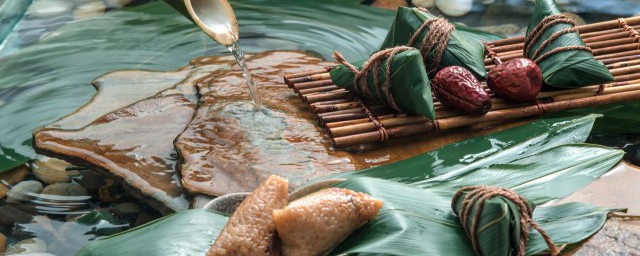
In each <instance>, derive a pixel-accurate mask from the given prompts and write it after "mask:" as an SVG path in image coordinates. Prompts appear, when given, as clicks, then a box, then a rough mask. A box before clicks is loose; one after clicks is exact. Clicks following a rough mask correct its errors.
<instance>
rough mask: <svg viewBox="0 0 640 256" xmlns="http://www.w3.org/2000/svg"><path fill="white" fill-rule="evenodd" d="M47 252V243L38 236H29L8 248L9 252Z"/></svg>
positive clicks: (21, 253)
mask: <svg viewBox="0 0 640 256" xmlns="http://www.w3.org/2000/svg"><path fill="white" fill-rule="evenodd" d="M46 252H47V244H46V243H45V242H44V241H42V240H40V239H38V238H29V239H25V240H22V241H20V242H18V243H16V244H14V245H12V246H10V247H9V249H8V250H7V254H20V255H23V254H30V255H33V254H38V255H42V254H41V253H46Z"/></svg>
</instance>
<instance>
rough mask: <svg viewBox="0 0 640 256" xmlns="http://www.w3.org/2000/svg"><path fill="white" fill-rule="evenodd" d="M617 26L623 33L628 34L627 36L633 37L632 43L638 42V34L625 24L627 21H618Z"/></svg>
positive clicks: (639, 37)
mask: <svg viewBox="0 0 640 256" xmlns="http://www.w3.org/2000/svg"><path fill="white" fill-rule="evenodd" d="M618 26H619V27H621V28H623V29H624V30H625V31H627V32H629V36H630V37H633V42H634V43H638V42H640V33H638V31H636V30H635V29H633V28H632V27H631V26H629V24H627V21H626V20H625V19H624V18H619V19H618ZM638 47H640V46H638Z"/></svg>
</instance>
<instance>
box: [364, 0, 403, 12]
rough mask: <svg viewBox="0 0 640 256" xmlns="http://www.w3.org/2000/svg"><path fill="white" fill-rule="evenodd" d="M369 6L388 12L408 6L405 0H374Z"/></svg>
mask: <svg viewBox="0 0 640 256" xmlns="http://www.w3.org/2000/svg"><path fill="white" fill-rule="evenodd" d="M371 6H375V7H379V8H384V9H389V10H396V9H398V7H400V6H409V4H408V3H407V1H406V0H376V1H375V2H373V3H372V4H371Z"/></svg>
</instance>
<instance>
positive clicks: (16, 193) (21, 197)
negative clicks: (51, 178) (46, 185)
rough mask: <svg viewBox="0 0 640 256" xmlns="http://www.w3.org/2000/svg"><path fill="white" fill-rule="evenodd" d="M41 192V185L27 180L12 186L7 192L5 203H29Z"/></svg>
mask: <svg viewBox="0 0 640 256" xmlns="http://www.w3.org/2000/svg"><path fill="white" fill-rule="evenodd" d="M40 191H42V183H40V182H38V181H35V180H27V181H23V182H20V183H18V184H16V185H15V186H13V188H11V190H9V192H7V203H10V204H18V203H22V202H26V201H29V200H30V199H31V198H33V195H30V194H38V193H40Z"/></svg>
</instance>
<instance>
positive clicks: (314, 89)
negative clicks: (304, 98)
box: [298, 85, 340, 95]
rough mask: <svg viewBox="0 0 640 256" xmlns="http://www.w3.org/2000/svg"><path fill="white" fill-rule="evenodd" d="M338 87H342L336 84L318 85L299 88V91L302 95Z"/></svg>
mask: <svg viewBox="0 0 640 256" xmlns="http://www.w3.org/2000/svg"><path fill="white" fill-rule="evenodd" d="M336 89H340V87H338V86H335V85H327V86H318V87H313V88H309V89H303V90H298V93H299V94H301V95H305V94H310V93H316V92H328V91H333V90H336Z"/></svg>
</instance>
